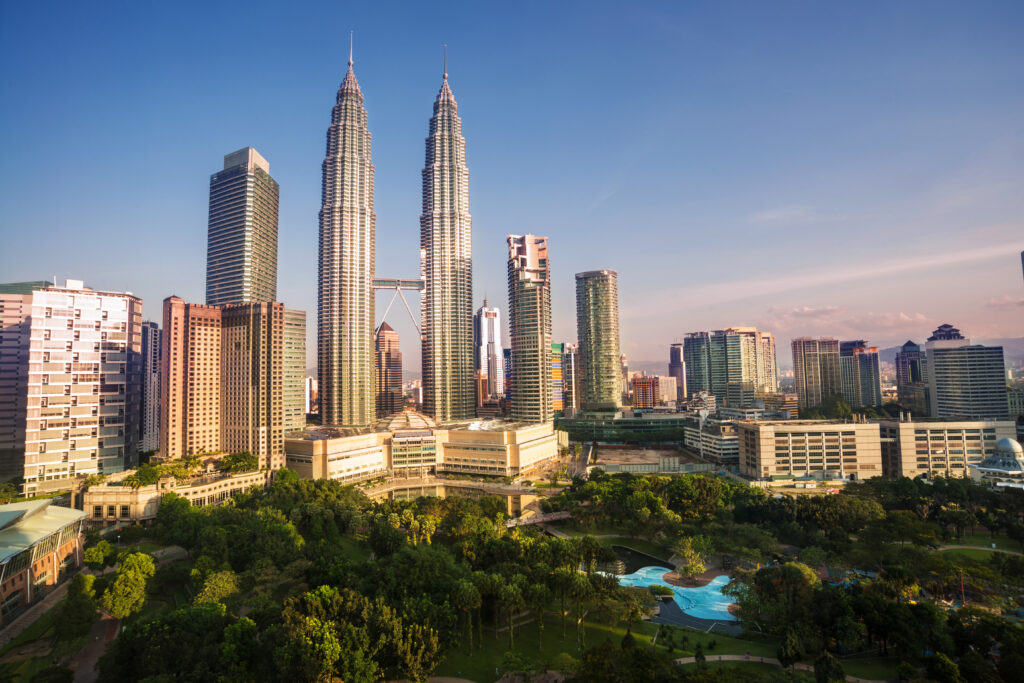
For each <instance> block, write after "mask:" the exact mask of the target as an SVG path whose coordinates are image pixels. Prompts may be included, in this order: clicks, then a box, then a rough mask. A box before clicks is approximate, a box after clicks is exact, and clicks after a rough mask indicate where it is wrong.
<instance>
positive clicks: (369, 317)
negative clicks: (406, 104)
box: [317, 42, 377, 426]
mask: <svg viewBox="0 0 1024 683" xmlns="http://www.w3.org/2000/svg"><path fill="white" fill-rule="evenodd" d="M376 218H377V216H376V214H375V213H374V212H373V164H372V163H371V161H370V131H369V129H368V128H367V125H366V109H365V107H363V93H362V91H361V90H360V89H359V83H358V82H357V81H356V74H355V72H354V71H353V70H352V46H351V42H350V43H349V56H348V73H346V74H345V80H344V81H342V83H341V88H339V89H338V97H337V102H336V104H335V105H334V109H333V110H332V112H331V125H330V127H329V128H328V129H327V156H326V158H325V159H324V163H323V203H322V207H321V209H320V291H319V298H318V310H319V314H320V315H319V328H318V339H317V356H318V361H319V363H318V365H319V374H320V417H321V421H322V423H323V424H325V425H345V426H365V425H368V424H370V423H371V422H372V421H373V419H374V412H375V411H374V376H373V332H374V291H373V273H374V256H375V252H374V249H375V244H374V242H375V223H376Z"/></svg>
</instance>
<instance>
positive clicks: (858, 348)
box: [839, 339, 882, 408]
mask: <svg viewBox="0 0 1024 683" xmlns="http://www.w3.org/2000/svg"><path fill="white" fill-rule="evenodd" d="M839 377H840V381H841V382H842V385H843V400H845V401H846V402H847V403H848V404H849V405H850V406H852V407H854V408H860V407H862V406H880V405H882V382H881V378H880V375H879V368H878V347H877V346H870V347H869V346H868V345H867V343H866V342H865V341H864V340H863V339H858V340H857V341H844V342H839Z"/></svg>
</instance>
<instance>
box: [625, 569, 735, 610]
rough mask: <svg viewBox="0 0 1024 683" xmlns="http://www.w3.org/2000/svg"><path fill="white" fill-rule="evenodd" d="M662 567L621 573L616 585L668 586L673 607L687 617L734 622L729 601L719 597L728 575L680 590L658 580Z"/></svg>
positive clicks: (660, 576)
mask: <svg viewBox="0 0 1024 683" xmlns="http://www.w3.org/2000/svg"><path fill="white" fill-rule="evenodd" d="M666 573H667V572H666V570H665V568H664V567H644V568H643V569H638V570H637V571H635V572H633V573H632V574H624V575H622V576H620V577H618V579H619V583H620V584H621V585H623V586H640V587H646V586H651V585H654V584H657V585H660V586H668V587H669V588H671V589H672V592H673V593H674V594H675V600H676V604H677V605H679V609H681V610H683V611H684V612H686V613H687V614H689V615H690V616H691V617H697V618H698V619H717V620H718V621H736V617H734V616H733V615H731V614H729V605H731V604H732V602H733V601H732V600H731V599H730V598H728V597H726V596H724V595H722V587H723V586H725V584H727V583H729V577H728V576H716V577H715V578H713V579H712V580H711V582H710V583H708V584H707V585H706V586H701V587H700V588H683V587H681V586H672V585H670V584H669V583H668V582H667V581H665V580H664V579H663V578H662V577H663V576H664V575H665V574H666Z"/></svg>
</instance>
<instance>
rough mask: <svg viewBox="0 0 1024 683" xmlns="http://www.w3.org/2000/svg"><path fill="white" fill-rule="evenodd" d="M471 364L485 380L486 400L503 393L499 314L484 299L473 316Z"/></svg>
mask: <svg viewBox="0 0 1024 683" xmlns="http://www.w3.org/2000/svg"><path fill="white" fill-rule="evenodd" d="M473 364H474V366H475V368H476V369H477V370H479V371H480V375H481V376H482V377H486V378H487V398H490V397H493V396H501V395H502V394H504V393H505V371H504V367H503V363H502V351H501V313H500V312H499V311H498V309H497V308H496V307H492V306H491V305H490V302H489V301H488V300H487V299H486V298H485V299H484V305H483V306H481V307H480V308H478V309H477V311H476V315H474V316H473Z"/></svg>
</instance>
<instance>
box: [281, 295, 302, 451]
mask: <svg viewBox="0 0 1024 683" xmlns="http://www.w3.org/2000/svg"><path fill="white" fill-rule="evenodd" d="M282 341H283V344H284V350H283V352H282V354H281V362H282V364H283V367H282V382H283V386H282V391H283V396H284V403H283V404H282V411H283V412H282V420H283V421H284V431H285V434H287V433H288V432H293V431H297V430H300V429H305V428H306V412H307V411H306V312H305V311H296V310H292V309H285V311H284V335H283V337H282Z"/></svg>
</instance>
